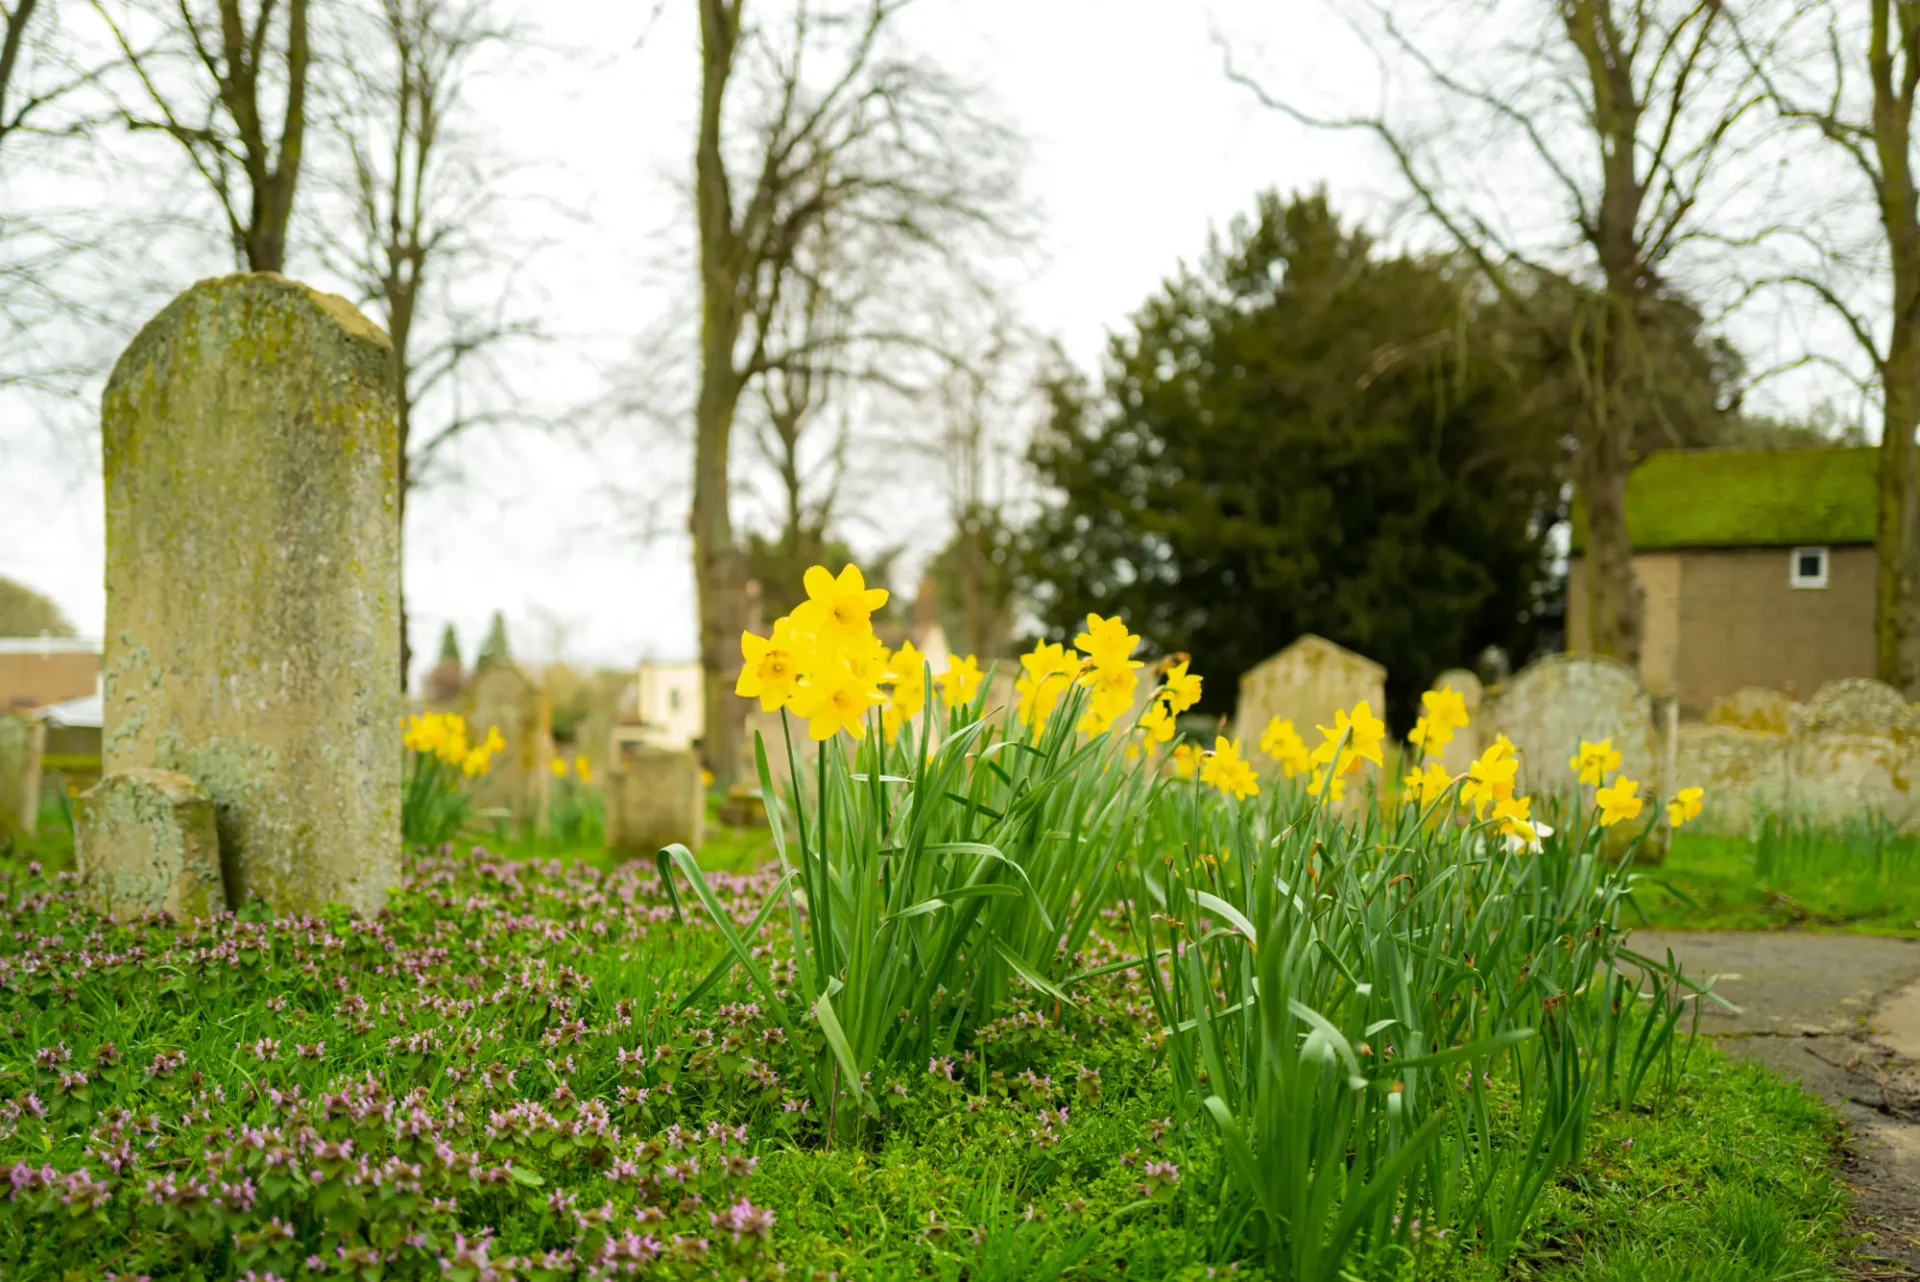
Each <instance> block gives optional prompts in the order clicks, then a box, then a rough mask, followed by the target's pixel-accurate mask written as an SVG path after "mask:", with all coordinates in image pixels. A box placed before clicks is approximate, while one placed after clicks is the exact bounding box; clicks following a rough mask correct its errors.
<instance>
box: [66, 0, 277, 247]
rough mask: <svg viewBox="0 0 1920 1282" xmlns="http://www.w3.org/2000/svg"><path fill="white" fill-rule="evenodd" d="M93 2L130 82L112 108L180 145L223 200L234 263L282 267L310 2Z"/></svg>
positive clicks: (216, 196) (135, 124)
mask: <svg viewBox="0 0 1920 1282" xmlns="http://www.w3.org/2000/svg"><path fill="white" fill-rule="evenodd" d="M92 4H93V7H94V9H95V10H96V11H97V12H98V13H99V15H100V17H101V18H102V19H103V20H104V21H105V23H106V25H107V28H108V30H109V31H110V32H111V33H112V37H113V41H114V43H115V45H116V46H117V47H118V48H119V51H120V54H121V56H122V57H123V58H124V60H125V63H126V66H127V68H128V69H129V70H130V71H131V73H132V76H133V80H134V82H135V84H136V86H137V89H136V91H135V92H134V93H132V94H130V95H128V96H129V97H130V98H131V99H133V101H131V102H125V103H123V104H122V105H121V108H120V113H121V116H122V118H123V119H124V120H125V122H126V123H127V125H128V126H129V127H130V128H133V129H152V130H157V131H159V132H161V133H163V134H165V135H166V136H168V137H169V138H172V139H173V140H174V141H175V142H177V143H179V144H180V147H181V149H182V150H183V151H184V152H185V153H186V155H187V158H188V160H189V162H190V163H191V164H192V166H193V169H194V172H195V173H197V174H198V175H199V177H200V179H201V180H202V181H203V182H204V183H205V185H206V187H207V189H208V190H209V191H210V192H211V193H212V195H213V197H214V199H215V200H216V201H217V202H218V204H219V206H220V212H221V215H222V217H223V219H224V221H225V223H226V232H227V236H228V238H229V239H230V240H231V241H232V244H233V251H234V256H235V259H236V261H238V262H239V263H240V264H241V265H242V266H243V267H245V268H246V269H247V270H249V271H263V272H278V271H284V270H286V260H287V232H288V227H289V226H290V224H291V222H292V219H293V208H294V196H295V194H296V192H297V191H298V190H299V186H300V173H301V161H302V157H303V155H304V153H305V148H306V137H307V116H308V111H307V90H308V79H309V72H310V69H311V66H312V59H313V54H312V42H311V32H310V31H309V27H308V20H307V0H285V3H284V7H282V3H281V0H251V2H249V0H213V3H212V5H211V6H210V7H207V6H205V5H204V4H203V3H202V2H201V0H92ZM150 33H151V35H152V39H148V36H149V34H150ZM276 98H277V99H278V100H279V101H280V103H281V111H280V117H279V121H278V124H277V127H276V124H275V122H274V121H273V120H271V119H270V118H269V115H270V104H271V102H272V101H273V100H274V99H276Z"/></svg>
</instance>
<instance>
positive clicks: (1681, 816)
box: [1667, 788, 1707, 828]
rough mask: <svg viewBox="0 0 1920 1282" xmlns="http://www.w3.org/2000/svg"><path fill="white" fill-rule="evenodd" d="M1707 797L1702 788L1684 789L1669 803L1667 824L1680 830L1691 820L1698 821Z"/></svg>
mask: <svg viewBox="0 0 1920 1282" xmlns="http://www.w3.org/2000/svg"><path fill="white" fill-rule="evenodd" d="M1706 795H1707V794H1706V792H1705V791H1704V790H1703V789H1700V788H1682V789H1681V790H1680V791H1679V792H1677V793H1675V794H1674V797H1673V800H1672V801H1669V802H1668V803H1667V822H1668V823H1670V824H1672V825H1673V826H1674V827H1676V828H1678V827H1680V826H1681V825H1682V824H1684V823H1686V822H1687V821H1688V820H1689V819H1698V818H1699V817H1700V808H1701V806H1702V804H1703V803H1704V801H1705V799H1706Z"/></svg>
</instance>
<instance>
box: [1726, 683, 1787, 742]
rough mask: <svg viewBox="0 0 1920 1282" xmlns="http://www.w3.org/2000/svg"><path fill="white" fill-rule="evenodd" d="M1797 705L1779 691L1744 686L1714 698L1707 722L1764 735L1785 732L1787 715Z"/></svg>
mask: <svg viewBox="0 0 1920 1282" xmlns="http://www.w3.org/2000/svg"><path fill="white" fill-rule="evenodd" d="M1795 706H1796V705H1795V704H1794V702H1793V699H1792V698H1791V697H1790V696H1788V695H1786V694H1784V693H1782V692H1781V691H1779V690H1768V689H1762V688H1760V687H1758V686H1744V687H1742V688H1741V689H1738V690H1735V691H1734V692H1733V693H1732V694H1729V695H1723V696H1721V697H1720V698H1718V699H1715V700H1714V701H1713V706H1712V707H1711V708H1708V709H1707V718H1706V720H1707V724H1708V725H1710V726H1726V727H1727V728H1728V729H1732V730H1757V731H1761V732H1763V733H1766V734H1785V733H1786V732H1787V718H1788V717H1789V716H1790V715H1791V714H1792V712H1793V709H1794V707H1795Z"/></svg>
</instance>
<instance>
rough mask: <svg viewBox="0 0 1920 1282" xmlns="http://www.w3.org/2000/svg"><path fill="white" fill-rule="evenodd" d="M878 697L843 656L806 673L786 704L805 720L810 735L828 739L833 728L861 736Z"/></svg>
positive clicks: (858, 737) (832, 733)
mask: <svg viewBox="0 0 1920 1282" xmlns="http://www.w3.org/2000/svg"><path fill="white" fill-rule="evenodd" d="M880 699H881V696H880V694H879V693H878V692H877V691H875V690H874V688H873V687H872V686H870V685H868V684H867V683H866V682H864V681H862V680H861V679H860V678H859V677H857V676H855V675H854V673H853V669H852V668H850V667H848V666H847V662H846V660H845V659H834V660H832V661H830V662H826V663H822V664H820V665H819V667H818V668H817V669H816V670H815V671H812V672H809V673H808V674H807V679H806V682H805V683H804V684H803V685H801V687H800V688H799V690H798V691H796V692H795V693H794V696H793V701H792V703H790V704H789V705H788V706H789V707H791V708H792V709H793V712H794V715H795V716H798V717H804V718H805V719H806V722H807V736H808V737H809V738H812V739H817V740H824V739H831V738H833V735H834V732H835V731H837V730H845V731H846V732H847V733H848V734H850V735H852V736H853V737H854V738H856V739H864V738H866V736H867V710H868V709H869V708H872V707H873V706H874V705H875V704H877V703H879V702H880Z"/></svg>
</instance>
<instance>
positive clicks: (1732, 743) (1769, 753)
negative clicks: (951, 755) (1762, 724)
mask: <svg viewBox="0 0 1920 1282" xmlns="http://www.w3.org/2000/svg"><path fill="white" fill-rule="evenodd" d="M1677 755H1678V761H1677V763H1676V764H1675V767H1674V772H1673V783H1674V786H1675V787H1676V788H1699V789H1700V790H1701V791H1702V792H1703V793H1704V794H1705V799H1704V803H1703V804H1704V807H1705V809H1704V811H1703V813H1702V814H1701V815H1700V817H1699V818H1698V819H1697V820H1695V821H1694V822H1693V823H1692V824H1690V825H1689V828H1690V829H1692V830H1694V831H1699V832H1710V833H1717V834H1720V835H1722V836H1728V837H1743V836H1745V835H1747V833H1748V831H1749V830H1750V828H1751V826H1752V822H1753V817H1754V815H1755V814H1779V813H1782V812H1783V811H1784V810H1785V809H1786V808H1787V806H1788V799H1789V797H1790V796H1791V793H1792V780H1791V779H1790V777H1789V775H1788V772H1787V737H1786V736H1785V735H1783V734H1778V733H1776V732H1774V731H1771V730H1749V729H1743V728H1741V727H1740V726H1738V725H1728V724H1725V723H1720V724H1713V725H1685V726H1682V727H1680V742H1679V747H1678V754H1677Z"/></svg>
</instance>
